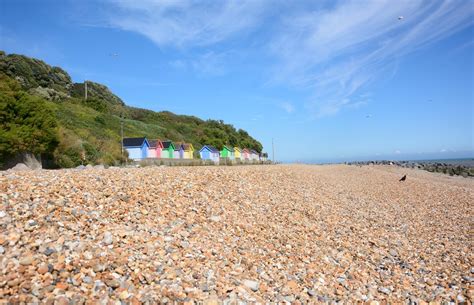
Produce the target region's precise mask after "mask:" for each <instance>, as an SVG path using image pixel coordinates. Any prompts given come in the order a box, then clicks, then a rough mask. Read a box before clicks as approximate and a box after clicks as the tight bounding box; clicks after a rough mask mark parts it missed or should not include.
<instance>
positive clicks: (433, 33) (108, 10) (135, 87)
mask: <svg viewBox="0 0 474 305" xmlns="http://www.w3.org/2000/svg"><path fill="white" fill-rule="evenodd" d="M0 49H1V50H3V51H5V52H7V53H18V54H24V55H27V56H32V57H36V58H39V59H42V60H44V61H46V62H47V63H49V64H51V65H55V66H60V67H62V68H64V69H65V70H66V71H67V72H69V74H70V75H71V77H72V79H73V81H75V82H82V81H84V80H91V81H96V82H99V83H103V84H105V85H107V86H108V87H109V88H110V89H111V90H112V91H113V92H114V93H115V94H117V95H118V96H119V97H121V98H122V99H123V100H124V101H125V102H126V104H128V105H131V106H136V107H142V108H147V109H151V110H156V111H161V110H169V111H172V112H175V113H178V114H187V115H195V116H197V117H200V118H202V119H217V120H224V121H225V122H226V123H230V124H232V125H234V126H235V127H236V128H241V129H244V130H247V131H248V132H249V133H250V134H251V135H252V136H253V137H254V138H256V139H257V140H259V141H260V142H261V143H262V144H263V146H264V150H265V151H267V152H269V155H270V157H271V156H272V139H273V142H274V151H275V159H276V160H278V161H284V162H334V161H337V162H338V161H350V160H369V159H391V160H403V159H406V160H411V159H431V158H434V159H438V158H461V157H474V128H473V120H474V106H473V105H474V1H472V0H457V1H436V0H429V1H419V0H410V1H408V0H406V1H404V0H401V1H390V0H387V1H385V0H376V1H368V0H367V1H365V0H356V1H350V0H349V1H333V0H331V1H299V0H298V1H280V0H268V1H267V0H239V1H232V0H229V1H217V0H215V1H184V0H183V1H178V0H177V1H171V0H162V1H153V0H104V1H94V0H86V1H71V0H64V1H60V0H44V1H40V0H38V1H34V0H29V1H27V0H1V1H0Z"/></svg>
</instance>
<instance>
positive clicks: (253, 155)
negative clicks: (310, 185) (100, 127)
mask: <svg viewBox="0 0 474 305" xmlns="http://www.w3.org/2000/svg"><path fill="white" fill-rule="evenodd" d="M122 144H123V148H124V149H125V150H126V151H127V153H128V158H129V159H132V160H134V161H141V160H145V159H188V160H189V159H194V147H193V145H192V144H191V143H184V142H172V141H161V140H148V139H147V138H146V137H142V138H124V139H123V143H122ZM199 156H200V158H201V160H206V161H212V162H214V163H219V162H220V161H221V160H222V159H223V160H230V161H234V160H236V161H242V162H254V161H267V159H268V155H267V153H258V152H257V151H255V150H253V149H249V148H240V147H230V146H227V145H226V146H224V147H223V148H222V149H221V150H218V149H217V148H215V147H213V146H211V145H204V146H203V147H202V148H201V149H200V150H199Z"/></svg>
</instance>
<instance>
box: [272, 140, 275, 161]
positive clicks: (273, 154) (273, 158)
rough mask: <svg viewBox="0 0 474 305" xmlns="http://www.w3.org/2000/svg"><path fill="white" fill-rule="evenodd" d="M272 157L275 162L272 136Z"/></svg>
mask: <svg viewBox="0 0 474 305" xmlns="http://www.w3.org/2000/svg"><path fill="white" fill-rule="evenodd" d="M272 159H273V164H275V146H274V145H273V138H272Z"/></svg>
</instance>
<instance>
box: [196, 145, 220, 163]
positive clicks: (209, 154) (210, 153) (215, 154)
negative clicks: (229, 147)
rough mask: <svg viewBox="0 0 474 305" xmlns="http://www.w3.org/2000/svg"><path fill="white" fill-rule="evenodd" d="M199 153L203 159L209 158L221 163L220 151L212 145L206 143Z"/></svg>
mask: <svg viewBox="0 0 474 305" xmlns="http://www.w3.org/2000/svg"><path fill="white" fill-rule="evenodd" d="M199 155H200V156H201V159H202V160H209V161H213V162H215V163H219V157H220V152H219V150H218V149H217V148H215V147H214V146H211V145H204V146H203V147H202V148H201V149H200V150H199Z"/></svg>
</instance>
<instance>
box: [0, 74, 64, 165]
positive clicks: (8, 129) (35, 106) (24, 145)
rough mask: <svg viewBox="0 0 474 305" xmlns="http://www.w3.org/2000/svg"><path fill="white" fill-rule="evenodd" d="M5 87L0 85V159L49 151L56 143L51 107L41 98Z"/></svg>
mask: <svg viewBox="0 0 474 305" xmlns="http://www.w3.org/2000/svg"><path fill="white" fill-rule="evenodd" d="M4 80H5V79H4V78H2V77H0V82H3V81H4ZM9 87H10V86H8V84H7V86H5V84H4V83H3V84H2V85H0V89H2V90H1V91H0V163H4V162H5V161H6V159H7V158H8V157H12V156H15V155H17V154H19V153H25V152H29V153H33V154H41V153H52V152H53V151H54V149H55V148H56V146H57V145H58V134H57V122H56V118H55V115H54V111H53V109H52V108H51V107H50V105H49V104H48V103H47V102H46V101H45V100H43V99H42V98H40V97H36V96H31V95H29V94H27V93H25V92H22V91H17V92H16V93H13V91H9V90H6V89H8V88H9ZM4 89H5V90H4Z"/></svg>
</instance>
